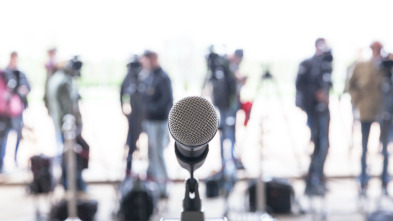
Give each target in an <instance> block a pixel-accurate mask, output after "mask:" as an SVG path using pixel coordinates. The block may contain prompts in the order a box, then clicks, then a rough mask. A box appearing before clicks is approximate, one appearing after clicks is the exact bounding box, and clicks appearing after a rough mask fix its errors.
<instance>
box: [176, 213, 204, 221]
mask: <svg viewBox="0 0 393 221" xmlns="http://www.w3.org/2000/svg"><path fill="white" fill-rule="evenodd" d="M181 221H205V214H203V212H201V211H184V212H182V214H181Z"/></svg>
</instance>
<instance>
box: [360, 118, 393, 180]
mask: <svg viewBox="0 0 393 221" xmlns="http://www.w3.org/2000/svg"><path fill="white" fill-rule="evenodd" d="M372 123H373V121H361V128H362V158H361V167H362V168H361V173H360V185H361V187H362V188H365V187H366V186H367V184H368V180H369V179H370V177H369V175H368V174H367V149H368V138H369V136H370V130H371V125H372ZM380 126H381V137H380V140H381V143H382V155H383V166H382V174H381V181H382V186H385V187H386V186H387V184H388V183H389V173H388V163H389V153H388V144H389V137H388V136H389V132H390V130H391V127H390V124H388V125H385V126H386V127H385V128H384V123H383V122H382V123H380Z"/></svg>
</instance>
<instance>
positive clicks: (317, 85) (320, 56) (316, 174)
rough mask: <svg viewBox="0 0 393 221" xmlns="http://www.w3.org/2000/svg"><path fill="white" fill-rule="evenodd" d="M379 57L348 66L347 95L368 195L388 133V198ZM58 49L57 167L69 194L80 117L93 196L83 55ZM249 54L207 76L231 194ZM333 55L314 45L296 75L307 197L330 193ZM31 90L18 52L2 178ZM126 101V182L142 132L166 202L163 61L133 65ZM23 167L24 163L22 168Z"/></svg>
mask: <svg viewBox="0 0 393 221" xmlns="http://www.w3.org/2000/svg"><path fill="white" fill-rule="evenodd" d="M370 49H371V50H372V57H371V58H369V59H368V60H358V61H356V62H354V63H353V64H352V65H351V66H350V67H349V68H348V78H347V82H346V88H345V92H347V93H349V94H350V96H351V98H352V105H353V113H354V119H356V120H357V119H358V120H360V122H361V132H362V150H363V151H362V157H361V159H359V162H360V164H361V173H360V174H359V191H360V193H361V194H364V195H365V194H367V185H368V180H369V175H368V174H367V160H366V157H367V146H368V137H369V134H370V128H371V125H372V124H373V123H377V124H379V125H380V127H381V134H380V142H381V144H382V154H383V156H384V161H383V172H382V174H381V180H382V182H381V183H382V189H383V190H384V192H385V194H388V193H387V185H388V183H389V173H388V159H389V154H388V148H387V147H388V144H389V141H390V138H391V136H389V135H390V132H391V124H392V118H391V114H392V113H393V100H392V97H391V96H392V95H393V93H392V89H391V88H392V79H391V77H392V75H391V71H392V66H393V65H392V63H393V62H392V61H391V57H392V56H390V55H389V54H387V53H385V52H384V51H383V45H382V43H381V42H378V41H375V42H372V43H371V45H370ZM56 53H57V51H56V49H55V48H52V49H50V50H48V61H47V62H46V64H45V68H46V71H47V75H46V81H45V93H44V98H43V99H44V103H45V106H46V108H47V110H48V114H49V116H50V117H51V118H52V120H53V123H54V128H55V134H56V141H57V147H56V153H57V154H56V156H55V157H54V158H53V164H54V165H57V166H59V167H61V168H62V178H61V179H60V180H61V183H62V184H63V186H64V188H65V189H67V175H66V174H67V168H66V166H65V161H66V160H64V157H63V152H64V142H65V134H64V131H63V129H62V127H63V123H64V117H65V116H66V115H69V114H71V115H73V116H74V118H75V125H76V126H75V134H76V138H75V142H76V145H78V146H79V147H80V148H76V149H77V151H76V153H77V156H78V160H77V176H76V177H77V186H78V189H79V190H80V191H84V190H86V183H85V182H84V180H83V177H82V170H83V169H86V168H87V167H88V158H89V145H88V144H87V142H86V141H85V140H84V139H83V137H82V129H83V127H82V126H83V122H82V116H81V113H80V110H79V105H78V102H79V100H80V99H81V96H80V95H79V92H78V87H77V85H76V83H75V79H76V78H78V77H80V76H81V69H82V67H83V62H82V61H81V60H80V59H79V58H78V57H77V56H76V57H73V58H71V59H70V60H68V61H65V62H64V61H58V60H57V57H56ZM243 57H244V51H243V50H242V49H237V50H235V51H233V53H230V54H219V53H217V52H216V51H215V50H214V48H213V47H211V48H210V52H209V53H208V55H207V56H206V64H207V70H208V72H207V76H206V78H205V82H204V84H203V88H209V89H210V90H208V91H209V92H210V93H209V96H210V97H211V101H212V103H213V105H214V106H215V107H216V108H217V111H218V113H219V116H220V123H219V131H220V146H221V164H222V174H223V176H226V177H230V179H229V181H230V182H232V185H229V186H230V187H228V190H229V191H230V190H231V188H232V187H233V184H234V182H235V181H236V171H237V170H244V169H246V168H244V165H243V163H242V160H241V158H240V157H239V156H237V154H236V150H235V149H236V125H237V124H236V122H237V117H236V116H237V113H238V111H239V110H243V111H244V112H245V116H246V118H247V119H246V122H245V124H246V123H247V120H248V118H249V117H250V112H251V110H252V103H250V102H244V101H242V99H241V96H240V94H241V90H242V87H243V86H244V85H245V84H246V82H247V77H246V76H245V75H243V74H242V73H241V68H240V66H241V63H242V60H243ZM332 71H333V53H332V49H331V48H330V47H329V44H328V42H327V40H326V39H324V38H318V39H317V40H316V41H315V54H314V55H312V56H311V57H310V58H308V59H306V60H304V61H302V62H301V64H300V66H299V70H298V73H297V77H296V81H295V82H294V83H295V86H296V98H295V100H296V106H298V107H299V108H300V109H301V110H303V111H304V112H305V113H306V115H307V126H308V127H309V129H310V132H311V133H310V134H311V137H310V142H311V143H312V144H313V146H314V151H313V154H312V155H311V160H310V165H309V169H308V173H307V175H306V178H305V182H306V189H305V193H306V194H307V195H318V196H321V195H322V196H323V195H325V193H326V192H327V191H328V188H327V187H326V177H325V175H324V164H325V161H326V156H327V154H328V150H329V124H330V111H329V93H330V90H331V89H332V87H333V81H332ZM30 90H31V87H30V84H29V80H28V79H27V77H26V74H25V73H24V72H23V71H22V70H20V69H19V67H18V53H17V52H12V53H11V54H10V58H9V64H8V66H7V67H5V68H4V69H3V70H1V71H0V173H1V172H2V171H3V169H4V162H3V160H4V156H5V154H6V153H5V150H6V148H5V147H6V145H7V138H8V135H9V133H10V132H11V131H15V132H16V134H17V142H16V144H15V156H14V159H15V162H16V160H17V153H18V147H19V142H20V140H21V139H22V128H23V111H24V110H25V109H26V108H27V107H28V102H27V101H28V99H27V96H28V95H29V92H30ZM120 103H121V108H122V111H123V113H124V115H125V116H126V117H127V119H128V134H127V138H126V146H127V147H128V155H127V157H126V159H125V161H126V168H125V178H126V179H127V178H134V176H135V174H133V169H132V168H133V153H134V151H135V150H136V149H138V148H141V147H140V146H139V143H140V142H138V140H139V136H140V134H141V133H142V132H144V133H146V134H147V137H148V163H149V164H148V168H147V171H146V175H147V177H149V178H150V179H152V180H154V181H155V182H156V183H157V184H158V186H159V192H160V195H161V197H163V198H166V197H168V190H167V185H166V184H167V182H168V181H169V180H170V179H169V177H168V172H167V169H166V162H165V158H164V150H165V148H166V147H167V146H168V144H169V134H168V125H167V124H168V113H169V110H170V109H171V107H172V105H173V94H172V83H171V79H170V77H169V75H168V74H167V72H166V71H165V70H164V69H163V68H162V67H161V65H160V62H159V55H158V54H157V53H156V52H154V51H151V50H146V51H144V52H143V53H142V54H140V55H135V56H133V57H132V58H131V59H130V61H129V62H128V64H127V73H126V75H125V78H124V80H123V82H122V84H121V87H120ZM16 163H17V162H16Z"/></svg>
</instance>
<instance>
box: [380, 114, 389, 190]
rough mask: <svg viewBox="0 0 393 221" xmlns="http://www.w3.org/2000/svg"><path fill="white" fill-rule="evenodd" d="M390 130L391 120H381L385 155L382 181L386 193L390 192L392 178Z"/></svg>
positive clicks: (383, 153) (383, 152)
mask: <svg viewBox="0 0 393 221" xmlns="http://www.w3.org/2000/svg"><path fill="white" fill-rule="evenodd" d="M390 130H391V125H390V121H388V122H381V143H382V155H383V166H382V174H381V181H382V191H383V192H384V194H386V195H387V194H388V192H387V186H388V183H389V180H390V177H389V172H388V165H389V152H388V145H389V135H390Z"/></svg>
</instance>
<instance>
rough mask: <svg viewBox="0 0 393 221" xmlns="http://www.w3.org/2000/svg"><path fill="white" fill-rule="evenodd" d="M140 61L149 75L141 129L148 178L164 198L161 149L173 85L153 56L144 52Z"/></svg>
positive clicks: (166, 135) (165, 139)
mask: <svg viewBox="0 0 393 221" xmlns="http://www.w3.org/2000/svg"><path fill="white" fill-rule="evenodd" d="M140 61H141V64H142V67H143V69H144V71H148V75H147V76H146V78H145V80H144V83H145V85H146V90H145V93H144V95H143V104H144V111H145V119H144V121H143V128H144V131H145V132H146V133H147V137H148V157H149V166H148V169H147V176H148V177H152V178H153V179H156V180H157V181H158V185H159V190H160V192H161V197H163V198H166V197H168V192H167V187H166V182H167V180H168V173H167V169H166V165H165V159H164V149H165V147H167V146H168V144H169V132H168V114H169V111H170V109H171V107H172V105H173V95H172V84H171V80H170V78H169V76H168V74H167V73H166V72H165V71H164V70H163V69H162V68H161V66H160V64H159V61H158V55H157V53H156V52H152V51H145V53H144V54H143V56H142V57H141V60H140Z"/></svg>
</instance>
